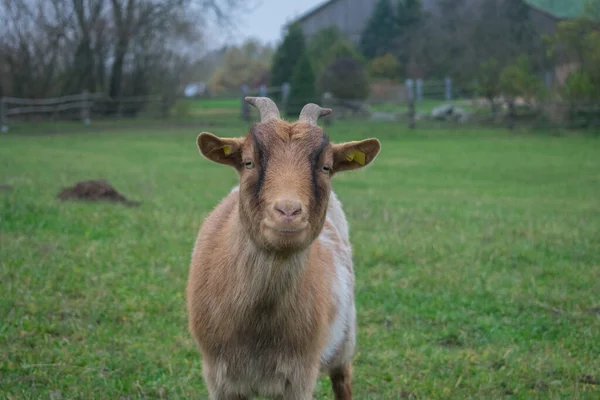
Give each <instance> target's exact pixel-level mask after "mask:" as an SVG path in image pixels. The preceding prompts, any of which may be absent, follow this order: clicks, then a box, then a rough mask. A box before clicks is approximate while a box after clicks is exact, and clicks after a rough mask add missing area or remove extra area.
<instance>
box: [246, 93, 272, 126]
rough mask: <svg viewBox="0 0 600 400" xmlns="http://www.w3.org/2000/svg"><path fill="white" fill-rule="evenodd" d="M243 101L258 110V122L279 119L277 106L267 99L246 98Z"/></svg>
mask: <svg viewBox="0 0 600 400" xmlns="http://www.w3.org/2000/svg"><path fill="white" fill-rule="evenodd" d="M244 100H246V102H247V103H248V104H251V105H253V106H254V107H256V108H257V109H258V112H259V113H260V122H266V121H269V120H271V119H280V118H281V117H280V115H279V108H277V104H275V102H274V101H273V100H271V99H269V98H268V97H246V98H245V99H244Z"/></svg>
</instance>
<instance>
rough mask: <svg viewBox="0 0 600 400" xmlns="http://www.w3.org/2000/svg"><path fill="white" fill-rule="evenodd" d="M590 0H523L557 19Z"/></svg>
mask: <svg viewBox="0 0 600 400" xmlns="http://www.w3.org/2000/svg"><path fill="white" fill-rule="evenodd" d="M337 1H339V0H326V1H323V2H322V3H321V4H319V5H317V6H315V7H313V8H312V9H310V10H308V11H307V12H305V13H304V14H302V15H301V16H300V17H298V18H297V19H296V20H295V21H294V22H302V21H304V20H306V19H308V18H310V17H312V16H313V15H315V14H317V13H318V12H319V11H321V10H323V9H324V8H326V7H328V6H330V5H331V4H333V3H335V2H337ZM588 1H590V0H525V2H526V3H527V4H529V5H530V6H531V7H533V8H535V9H537V10H539V11H541V12H543V13H545V14H548V15H550V16H552V17H554V18H557V19H570V18H577V17H579V16H580V15H581V14H582V13H583V9H584V7H585V3H587V2H588Z"/></svg>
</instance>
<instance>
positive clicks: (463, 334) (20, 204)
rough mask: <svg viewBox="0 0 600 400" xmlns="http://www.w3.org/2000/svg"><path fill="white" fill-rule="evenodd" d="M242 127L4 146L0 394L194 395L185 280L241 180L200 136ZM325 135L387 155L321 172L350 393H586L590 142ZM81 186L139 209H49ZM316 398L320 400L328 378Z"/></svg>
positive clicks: (14, 138) (371, 130)
mask: <svg viewBox="0 0 600 400" xmlns="http://www.w3.org/2000/svg"><path fill="white" fill-rule="evenodd" d="M225 103H226V102H225ZM236 104H238V103H236ZM236 106H237V105H236ZM214 107H216V108H219V107H221V108H223V109H226V108H227V107H232V106H231V105H227V104H217V105H215V106H214ZM198 112H199V113H201V114H202V113H203V112H204V111H202V110H200V111H198ZM215 118H216V117H215ZM207 125H210V126H207ZM247 127H248V126H247V125H246V124H243V123H241V122H240V121H239V120H236V121H233V122H231V123H228V124H219V123H211V124H206V125H205V124H200V123H198V124H194V125H192V124H186V125H184V124H173V125H169V124H167V123H154V124H152V123H148V124H139V122H138V124H137V125H136V124H133V123H131V124H128V123H125V122H120V123H115V122H102V121H98V122H94V123H92V125H90V126H83V125H81V124H79V123H68V122H64V123H60V124H48V123H46V124H41V125H32V124H20V125H15V126H14V127H11V131H10V132H9V133H7V134H2V135H0V185H2V186H0V282H2V292H3V293H2V296H1V297H0V317H1V321H2V322H1V324H0V348H1V349H2V351H1V352H0V394H1V395H2V398H6V399H30V398H31V399H34V398H36V399H37V398H52V399H60V398H92V397H93V398H98V399H118V398H164V399H167V398H168V399H177V398H207V396H208V394H207V391H206V388H205V386H204V382H203V380H202V378H201V359H200V356H199V354H198V352H197V350H196V348H195V345H194V343H193V341H192V339H191V337H190V335H189V332H188V330H187V320H186V318H187V317H186V313H185V299H184V293H185V285H186V280H187V274H188V267H189V261H190V256H191V250H192V247H193V243H194V239H195V235H196V233H197V230H198V228H199V226H200V224H201V223H202V220H203V218H204V217H205V216H206V215H207V213H208V212H209V211H210V210H211V209H212V208H213V207H214V206H215V205H216V204H217V203H218V202H219V201H220V200H221V199H222V198H223V197H224V196H225V195H226V194H227V193H228V192H229V191H230V189H231V187H232V186H234V185H235V184H236V176H235V173H234V172H233V171H232V170H231V169H230V168H226V167H223V166H218V165H216V164H214V163H210V162H208V161H207V160H206V159H204V158H203V157H202V156H201V155H200V154H199V153H198V150H197V148H196V137H197V135H198V133H199V132H200V131H203V130H207V131H211V132H212V133H215V134H217V135H220V136H226V137H233V136H240V135H242V134H244V132H245V130H246V129H247ZM326 129H327V133H328V134H329V136H330V137H331V139H332V141H334V142H339V141H348V140H360V139H362V138H367V137H377V138H378V139H380V141H381V143H382V151H381V154H380V156H379V157H378V158H377V160H376V161H375V162H374V163H373V164H372V165H371V166H369V167H368V168H365V169H364V170H360V171H356V172H352V173H348V174H342V175H339V176H336V177H335V178H334V190H335V191H336V193H337V194H338V196H339V198H340V200H341V201H342V203H343V206H344V210H345V212H346V213H347V215H348V219H349V222H350V226H351V242H352V244H353V248H354V260H355V270H356V299H357V311H358V339H357V342H358V351H357V355H356V358H355V362H354V374H355V375H354V396H355V398H357V399H404V398H406V399H410V398H414V399H433V398H444V399H450V398H452V399H465V398H478V399H481V398H486V399H487V398H515V399H531V398H581V399H595V398H598V396H599V395H600V347H599V346H598V344H599V343H600V200H599V199H600V175H599V174H598V171H599V170H600V143H599V142H598V138H597V136H596V137H594V136H590V135H589V134H579V133H577V132H568V133H565V134H563V135H554V136H551V135H548V134H546V133H543V132H533V131H508V130H504V129H483V128H473V127H464V128H463V129H460V130H458V129H444V128H436V129H426V128H424V129H419V130H409V129H407V128H406V127H405V125H404V124H398V123H390V122H374V121H369V122H356V121H351V122H345V121H340V122H336V123H335V124H333V125H332V126H330V127H327V128H326ZM89 179H105V180H106V181H107V182H109V183H110V184H111V185H113V186H114V188H115V189H116V190H118V192H120V193H121V194H123V195H124V196H125V197H126V199H127V200H128V201H132V202H139V204H137V205H130V204H122V203H109V202H87V201H77V200H61V199H59V198H57V195H58V193H59V192H60V191H62V190H63V189H64V188H67V187H70V186H72V185H74V184H75V183H76V182H80V181H84V180H89ZM315 395H316V398H318V399H330V398H332V394H331V391H330V387H329V381H328V380H327V379H325V378H322V379H321V380H320V381H319V385H318V390H317V393H316V394H315Z"/></svg>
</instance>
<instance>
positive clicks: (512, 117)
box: [506, 98, 516, 130]
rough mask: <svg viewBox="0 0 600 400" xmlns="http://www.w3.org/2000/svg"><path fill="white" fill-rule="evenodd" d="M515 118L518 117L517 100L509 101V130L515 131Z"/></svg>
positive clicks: (507, 118) (511, 99)
mask: <svg viewBox="0 0 600 400" xmlns="http://www.w3.org/2000/svg"><path fill="white" fill-rule="evenodd" d="M515 117H516V109H515V100H514V99H513V98H509V99H508V115H507V116H506V124H507V125H508V129H510V130H513V129H515Z"/></svg>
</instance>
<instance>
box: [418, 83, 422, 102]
mask: <svg viewBox="0 0 600 400" xmlns="http://www.w3.org/2000/svg"><path fill="white" fill-rule="evenodd" d="M422 101H423V80H422V79H417V102H419V103H420V102H422Z"/></svg>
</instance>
